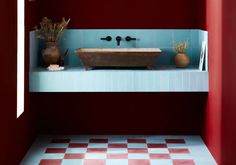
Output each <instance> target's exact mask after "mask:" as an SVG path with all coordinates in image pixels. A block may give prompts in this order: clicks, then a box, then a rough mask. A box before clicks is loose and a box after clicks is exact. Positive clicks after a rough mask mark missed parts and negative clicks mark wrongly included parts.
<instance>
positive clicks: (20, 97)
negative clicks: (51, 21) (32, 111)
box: [17, 0, 25, 118]
mask: <svg viewBox="0 0 236 165" xmlns="http://www.w3.org/2000/svg"><path fill="white" fill-rule="evenodd" d="M24 15H25V2H24V0H17V118H18V117H19V116H20V115H21V114H22V113H23V112H24V91H25V89H24V84H25V83H24V72H25V71H24V67H25V65H24V61H25V18H24Z"/></svg>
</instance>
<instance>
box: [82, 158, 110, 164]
mask: <svg viewBox="0 0 236 165" xmlns="http://www.w3.org/2000/svg"><path fill="white" fill-rule="evenodd" d="M84 165H106V160H101V159H93V160H91V159H90V160H88V159H85V160H84Z"/></svg>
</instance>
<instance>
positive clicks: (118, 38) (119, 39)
mask: <svg viewBox="0 0 236 165" xmlns="http://www.w3.org/2000/svg"><path fill="white" fill-rule="evenodd" d="M121 39H122V38H121V36H117V37H116V42H117V46H120V41H121Z"/></svg>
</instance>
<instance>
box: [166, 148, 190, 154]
mask: <svg viewBox="0 0 236 165" xmlns="http://www.w3.org/2000/svg"><path fill="white" fill-rule="evenodd" d="M169 152H170V153H171V154H189V153H190V152H189V150H188V149H187V148H169Z"/></svg>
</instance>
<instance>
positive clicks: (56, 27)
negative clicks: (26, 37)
mask: <svg viewBox="0 0 236 165" xmlns="http://www.w3.org/2000/svg"><path fill="white" fill-rule="evenodd" d="M69 22H70V19H68V20H67V21H66V20H65V18H62V21H61V22H60V23H53V22H52V20H50V19H48V18H47V17H44V18H43V19H42V22H40V28H39V29H38V27H37V26H36V27H35V32H36V33H35V36H36V38H38V39H42V40H45V41H47V42H57V41H58V40H59V39H60V37H61V35H62V33H63V31H64V29H66V28H67V25H68V24H69Z"/></svg>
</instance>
